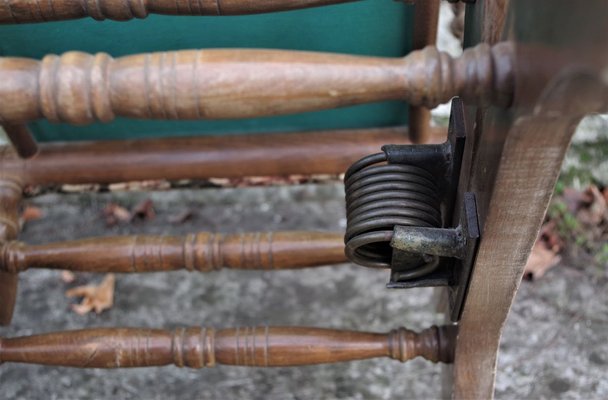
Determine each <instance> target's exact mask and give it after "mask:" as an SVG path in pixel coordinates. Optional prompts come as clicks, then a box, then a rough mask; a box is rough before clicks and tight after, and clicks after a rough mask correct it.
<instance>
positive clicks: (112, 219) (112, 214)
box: [103, 203, 131, 226]
mask: <svg viewBox="0 0 608 400" xmlns="http://www.w3.org/2000/svg"><path fill="white" fill-rule="evenodd" d="M103 215H104V217H105V219H106V225H107V226H113V225H116V224H117V223H119V222H128V221H130V220H131V213H130V212H129V210H127V209H126V208H124V207H122V206H119V205H118V204H116V203H108V204H107V205H106V206H105V207H104V209H103Z"/></svg>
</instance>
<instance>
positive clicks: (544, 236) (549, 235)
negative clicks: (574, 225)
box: [539, 221, 565, 253]
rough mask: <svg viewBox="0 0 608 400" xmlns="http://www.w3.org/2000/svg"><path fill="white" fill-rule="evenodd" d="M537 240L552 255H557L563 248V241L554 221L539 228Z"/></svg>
mask: <svg viewBox="0 0 608 400" xmlns="http://www.w3.org/2000/svg"><path fill="white" fill-rule="evenodd" d="M539 238H540V240H541V241H543V242H544V243H545V246H546V247H547V248H549V249H551V250H553V252H554V253H559V252H560V251H561V249H563V248H564V246H565V243H564V239H563V238H562V237H561V236H560V234H559V229H558V227H557V223H556V222H555V221H548V222H546V223H544V224H543V226H542V227H541V228H540V234H539Z"/></svg>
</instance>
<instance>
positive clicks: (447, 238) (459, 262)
mask: <svg viewBox="0 0 608 400" xmlns="http://www.w3.org/2000/svg"><path fill="white" fill-rule="evenodd" d="M462 207H463V210H462V212H461V213H460V223H459V224H458V226H457V227H455V228H423V227H414V226H395V231H394V234H393V239H392V240H391V246H392V247H393V249H394V250H395V249H396V250H400V251H404V252H407V253H416V254H426V255H429V256H438V257H440V261H439V266H438V268H437V269H436V270H435V271H433V272H432V273H431V274H429V275H426V276H424V277H422V278H420V279H418V280H403V281H402V280H400V279H399V271H393V272H392V273H391V280H390V282H389V283H388V285H387V287H389V288H391V289H407V288H412V287H421V286H448V288H449V302H450V318H451V319H452V321H458V320H459V319H460V315H461V313H462V306H463V304H464V299H465V296H466V292H467V288H468V282H469V278H470V276H471V271H472V268H473V262H474V261H475V254H476V253H477V245H478V242H479V237H480V232H479V222H478V217H477V204H476V201H475V195H474V194H473V193H470V192H467V193H464V197H463V204H462Z"/></svg>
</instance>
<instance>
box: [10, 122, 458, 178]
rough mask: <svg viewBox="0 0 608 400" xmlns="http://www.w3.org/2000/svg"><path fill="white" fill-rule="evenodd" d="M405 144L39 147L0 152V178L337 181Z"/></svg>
mask: <svg viewBox="0 0 608 400" xmlns="http://www.w3.org/2000/svg"><path fill="white" fill-rule="evenodd" d="M445 137H446V132H445V129H444V128H435V129H433V130H432V131H431V138H430V139H431V140H433V141H434V142H437V143H439V142H441V141H444V140H445ZM406 142H407V129H406V128H405V127H395V128H381V129H354V130H344V131H316V132H300V133H298V132H294V133H276V134H256V135H235V136H209V137H200V136H199V137H182V138H162V139H142V140H115V141H100V142H71V143H41V144H40V151H39V153H38V154H37V155H36V157H35V158H33V159H29V160H23V159H21V158H19V157H18V156H17V155H16V154H15V152H14V151H13V150H12V149H11V148H10V147H6V146H5V147H3V148H0V170H2V171H5V173H7V174H10V175H13V176H16V177H19V179H20V180H21V181H22V182H24V184H30V185H40V184H81V183H115V182H128V181H142V180H155V179H167V180H171V181H176V180H180V179H209V178H239V177H244V176H287V175H294V174H302V175H313V174H341V173H344V172H345V171H346V169H347V168H348V167H349V166H350V165H351V164H352V163H353V162H355V161H357V160H358V159H360V158H361V157H363V156H366V155H368V154H371V153H375V152H377V151H378V150H379V149H380V147H382V146H383V145H384V144H386V143H396V144H400V143H406ZM75 165H78V168H74V166H75Z"/></svg>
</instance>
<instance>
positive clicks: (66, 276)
mask: <svg viewBox="0 0 608 400" xmlns="http://www.w3.org/2000/svg"><path fill="white" fill-rule="evenodd" d="M61 280H62V281H63V282H65V283H72V282H74V281H75V280H76V275H74V273H73V272H72V271H68V270H66V269H64V270H63V271H61Z"/></svg>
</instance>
